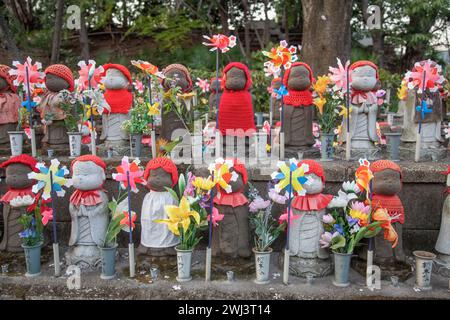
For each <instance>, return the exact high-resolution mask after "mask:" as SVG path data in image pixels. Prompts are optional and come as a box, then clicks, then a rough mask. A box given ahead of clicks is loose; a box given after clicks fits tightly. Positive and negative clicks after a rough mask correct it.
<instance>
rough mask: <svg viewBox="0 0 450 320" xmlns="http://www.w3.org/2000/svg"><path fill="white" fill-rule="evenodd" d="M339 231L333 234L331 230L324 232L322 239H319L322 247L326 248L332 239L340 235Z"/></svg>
mask: <svg viewBox="0 0 450 320" xmlns="http://www.w3.org/2000/svg"><path fill="white" fill-rule="evenodd" d="M338 235H339V232H337V231H336V232H334V233H333V234H331V232H328V231H326V232H324V233H323V234H322V235H321V236H320V240H319V244H320V247H321V248H323V249H325V248H328V247H329V246H330V244H331V240H333V238H334V237H336V236H338Z"/></svg>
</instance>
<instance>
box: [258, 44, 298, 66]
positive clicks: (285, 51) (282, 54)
mask: <svg viewBox="0 0 450 320" xmlns="http://www.w3.org/2000/svg"><path fill="white" fill-rule="evenodd" d="M296 53H297V48H296V47H294V46H290V47H289V48H288V43H287V42H286V41H285V40H282V41H280V45H279V46H276V47H273V48H272V49H270V51H269V52H268V51H263V52H262V54H263V55H265V56H266V57H268V58H269V59H270V62H271V63H272V64H273V66H274V67H277V68H281V67H282V66H283V67H284V69H285V70H287V69H290V68H291V66H292V63H293V62H295V61H297V59H298V56H297V54H296Z"/></svg>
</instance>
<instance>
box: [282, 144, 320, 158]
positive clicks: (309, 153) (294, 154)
mask: <svg viewBox="0 0 450 320" xmlns="http://www.w3.org/2000/svg"><path fill="white" fill-rule="evenodd" d="M284 157H285V159H290V158H295V159H318V158H320V150H319V149H317V148H303V147H297V148H295V147H285V149H284Z"/></svg>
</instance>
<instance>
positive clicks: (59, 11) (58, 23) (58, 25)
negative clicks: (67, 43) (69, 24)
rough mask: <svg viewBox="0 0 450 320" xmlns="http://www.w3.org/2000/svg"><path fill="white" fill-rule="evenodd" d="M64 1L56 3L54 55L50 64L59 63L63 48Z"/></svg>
mask: <svg viewBox="0 0 450 320" xmlns="http://www.w3.org/2000/svg"><path fill="white" fill-rule="evenodd" d="M63 16H64V0H58V1H57V2H56V17H55V30H54V32H53V43H52V55H51V58H50V63H51V64H55V63H57V62H58V61H59V51H60V48H61V34H62V28H63Z"/></svg>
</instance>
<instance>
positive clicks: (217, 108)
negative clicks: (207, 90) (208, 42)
mask: <svg viewBox="0 0 450 320" xmlns="http://www.w3.org/2000/svg"><path fill="white" fill-rule="evenodd" d="M216 94H219V48H217V49H216ZM216 130H219V99H217V98H216Z"/></svg>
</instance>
